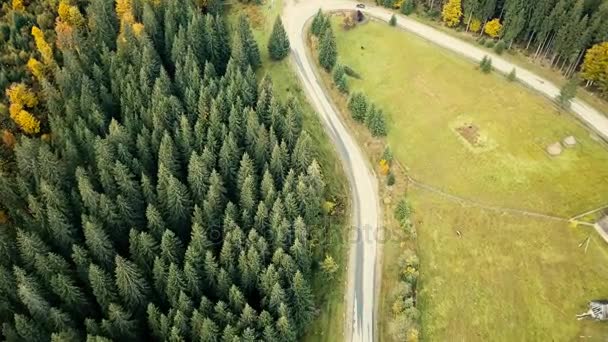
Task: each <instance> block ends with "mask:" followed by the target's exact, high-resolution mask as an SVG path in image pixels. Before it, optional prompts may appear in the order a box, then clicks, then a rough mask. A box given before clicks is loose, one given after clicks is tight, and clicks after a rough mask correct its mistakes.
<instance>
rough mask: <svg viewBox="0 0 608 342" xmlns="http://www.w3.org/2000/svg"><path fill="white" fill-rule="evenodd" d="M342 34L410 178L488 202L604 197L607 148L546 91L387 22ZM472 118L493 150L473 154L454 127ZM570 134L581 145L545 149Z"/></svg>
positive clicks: (548, 203)
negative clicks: (481, 67) (554, 152)
mask: <svg viewBox="0 0 608 342" xmlns="http://www.w3.org/2000/svg"><path fill="white" fill-rule="evenodd" d="M335 20H336V21H337V20H339V19H335ZM334 23H335V24H337V22H334ZM336 26H338V25H336ZM336 32H337V33H336V34H337V39H338V50H339V54H338V55H339V56H340V59H341V60H342V62H343V63H345V64H347V65H349V66H350V67H352V68H353V69H355V70H356V71H357V72H359V73H360V74H361V75H362V79H361V80H356V79H351V80H350V84H351V88H352V89H353V90H357V89H361V90H363V91H364V92H365V93H366V94H367V95H368V96H369V97H370V98H371V99H372V100H373V101H375V102H376V103H378V104H380V105H381V106H382V108H383V109H384V110H385V112H386V113H387V114H388V119H389V123H390V125H389V127H390V128H391V130H392V131H391V132H390V133H389V136H388V141H389V143H390V144H391V146H393V149H394V151H395V155H396V156H397V157H398V159H399V160H400V161H401V162H402V163H404V164H405V165H407V166H408V168H409V173H410V175H411V176H412V177H414V178H416V179H418V180H421V181H424V182H429V183H431V184H433V185H434V186H436V187H438V188H441V189H442V190H445V191H448V192H451V193H454V194H457V195H460V196H463V197H468V198H474V199H476V200H479V201H482V202H484V203H488V204H493V205H501V206H507V207H513V208H520V209H530V210H535V211H540V212H544V213H552V214H556V215H568V214H573V213H577V212H583V211H585V209H588V208H590V207H593V206H595V205H601V204H603V202H604V200H605V198H606V197H605V193H606V191H607V190H608V182H606V179H608V169H606V168H605V165H607V163H608V152H607V151H606V149H605V148H604V146H602V145H601V144H600V143H598V142H596V141H595V140H594V139H592V137H590V135H589V133H588V131H587V130H585V129H584V128H583V127H582V126H581V125H580V124H578V121H576V120H575V119H574V118H573V117H571V116H570V115H568V114H565V113H560V112H559V111H558V110H557V109H556V108H555V107H554V106H553V105H552V104H551V103H550V102H549V101H547V100H546V99H545V98H543V97H541V96H538V95H536V94H534V93H532V92H531V91H529V90H528V89H526V88H524V87H522V86H521V85H519V84H517V83H511V82H508V81H506V80H505V78H504V76H502V75H498V74H490V75H486V74H483V73H481V72H477V71H476V70H474V69H475V68H476V67H475V66H474V65H473V64H471V63H470V62H468V61H467V60H464V59H462V58H460V57H459V56H457V55H454V54H452V53H451V52H449V51H446V50H441V49H438V48H436V47H435V46H434V45H432V44H431V43H429V42H427V41H424V40H421V39H419V38H418V37H416V36H414V35H411V34H408V33H405V32H402V31H399V30H397V29H391V28H390V27H388V25H386V24H385V23H376V22H370V23H368V24H366V25H364V26H362V27H359V28H356V29H354V30H351V31H349V32H348V33H347V32H345V31H343V30H341V29H339V28H337V29H336ZM377 37H382V39H377ZM361 47H363V48H361ZM378 56H382V59H381V61H379V59H378ZM464 121H467V123H471V124H472V125H473V126H475V127H476V128H478V129H479V131H480V132H481V133H483V135H485V136H486V137H487V138H488V139H489V140H490V141H491V142H492V143H493V144H494V145H495V146H494V147H493V149H491V150H485V151H483V152H481V153H471V149H470V147H471V146H470V145H469V146H467V143H466V141H463V139H462V137H461V136H460V135H459V134H458V133H457V132H456V130H455V129H453V126H454V124H457V123H459V122H463V123H464ZM568 135H574V136H575V137H576V138H577V140H578V141H579V143H578V145H577V146H576V147H574V148H573V149H567V150H565V151H564V153H563V154H562V155H560V156H558V157H553V158H551V157H549V156H548V155H547V153H546V152H545V147H546V146H547V145H549V144H550V143H552V142H555V141H560V140H562V139H563V138H564V137H566V136H568ZM490 189H491V191H489V190H490Z"/></svg>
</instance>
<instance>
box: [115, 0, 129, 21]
mask: <svg viewBox="0 0 608 342" xmlns="http://www.w3.org/2000/svg"><path fill="white" fill-rule="evenodd" d="M132 12H133V5H132V4H131V0H116V16H118V18H121V19H122V18H124V17H125V16H128V15H131V16H132V15H133V13H132Z"/></svg>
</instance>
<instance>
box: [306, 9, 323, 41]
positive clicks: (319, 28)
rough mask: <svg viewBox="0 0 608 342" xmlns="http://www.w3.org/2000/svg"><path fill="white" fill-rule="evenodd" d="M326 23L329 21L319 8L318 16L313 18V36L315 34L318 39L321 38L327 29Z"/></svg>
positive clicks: (311, 29) (311, 28)
mask: <svg viewBox="0 0 608 342" xmlns="http://www.w3.org/2000/svg"><path fill="white" fill-rule="evenodd" d="M326 21H327V19H326V18H325V15H324V14H323V12H322V11H321V9H320V8H319V11H317V14H316V15H315V17H314V18H313V20H312V24H311V27H310V31H311V32H312V34H314V35H315V36H317V37H319V36H321V34H322V33H323V30H324V29H325V22H326Z"/></svg>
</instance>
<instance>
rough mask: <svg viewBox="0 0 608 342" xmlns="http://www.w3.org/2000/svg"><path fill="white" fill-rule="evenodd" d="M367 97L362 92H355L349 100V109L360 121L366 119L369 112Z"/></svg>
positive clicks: (354, 117)
mask: <svg viewBox="0 0 608 342" xmlns="http://www.w3.org/2000/svg"><path fill="white" fill-rule="evenodd" d="M367 107H368V103H367V99H366V97H365V95H364V94H363V93H361V92H356V93H354V94H353V95H352V96H351V97H350V99H349V100H348V109H349V110H350V113H351V116H352V117H353V119H355V120H356V121H359V122H364V121H365V116H366V114H367Z"/></svg>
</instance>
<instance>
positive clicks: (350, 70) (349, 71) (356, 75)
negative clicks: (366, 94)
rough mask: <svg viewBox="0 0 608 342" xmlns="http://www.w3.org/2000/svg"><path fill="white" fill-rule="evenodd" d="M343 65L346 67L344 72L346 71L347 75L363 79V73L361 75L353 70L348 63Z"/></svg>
mask: <svg viewBox="0 0 608 342" xmlns="http://www.w3.org/2000/svg"><path fill="white" fill-rule="evenodd" d="M343 67H344V72H345V73H346V75H347V76H349V77H352V78H356V79H358V80H360V79H361V75H359V73H358V72H356V71H355V70H353V68H351V67H349V66H348V65H344V66H343Z"/></svg>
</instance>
